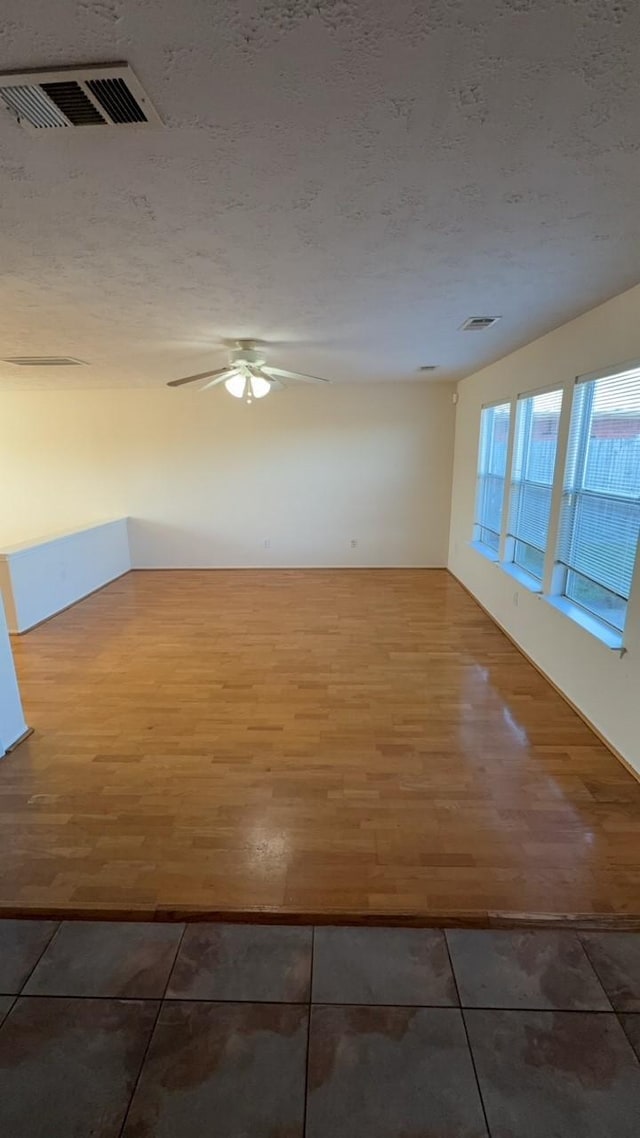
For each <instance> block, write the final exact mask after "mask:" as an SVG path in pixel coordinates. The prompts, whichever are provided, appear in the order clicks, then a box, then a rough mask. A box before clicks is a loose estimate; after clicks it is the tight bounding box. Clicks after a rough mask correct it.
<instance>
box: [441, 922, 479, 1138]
mask: <svg viewBox="0 0 640 1138" xmlns="http://www.w3.org/2000/svg"><path fill="white" fill-rule="evenodd" d="M441 931H442V937H443V939H444V943H445V947H446V950H447V958H448V960H449V967H450V969H451V975H452V977H453V983H454V987H455V990H456V996H457V998H458V1010H459V1012H460V1019H461V1020H462V1027H463V1030H464V1037H465V1039H466V1041H467V1051H468V1052H469V1058H470V1060H471V1067H472V1070H473V1075H474V1078H475V1080H476V1086H477V1088H478V1098H479V1099H480V1106H481V1107H482V1116H483V1118H484V1125H485V1129H486V1131H487V1138H491V1128H490V1126H489V1119H488V1117H487V1109H486V1107H485V1104H484V1098H483V1095H482V1087H481V1086H480V1079H479V1077H478V1069H477V1067H476V1060H475V1056H474V1054H473V1049H472V1047H471V1040H470V1039H469V1030H468V1028H467V1021H466V1019H465V1015H464V1008H463V1006H462V1001H461V999H460V989H459V987H458V977H457V976H456V970H455V968H454V966H453V957H452V955H451V948H450V946H449V938H448V937H447V933H446V929H442V930H441Z"/></svg>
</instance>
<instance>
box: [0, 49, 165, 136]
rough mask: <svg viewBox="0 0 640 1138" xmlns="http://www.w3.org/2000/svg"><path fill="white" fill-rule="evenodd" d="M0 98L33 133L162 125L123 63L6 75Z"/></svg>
mask: <svg viewBox="0 0 640 1138" xmlns="http://www.w3.org/2000/svg"><path fill="white" fill-rule="evenodd" d="M0 98H1V99H2V100H3V101H4V102H5V103H6V105H7V106H8V107H9V109H10V110H11V111H12V112H13V114H14V115H15V116H16V118H17V119H18V122H19V123H20V124H21V126H24V127H26V129H27V130H33V131H40V130H48V129H51V128H55V127H70V126H128V125H131V124H137V125H140V124H144V123H159V122H160V117H159V115H158V113H157V111H156V110H154V108H153V106H152V104H151V101H150V99H149V97H148V95H146V94H145V92H144V90H143V88H142V87H141V86H140V83H139V82H138V80H137V79H136V77H135V75H134V74H133V71H132V70H131V68H130V67H129V65H128V64H127V63H103V64H89V65H88V66H87V67H62V68H60V67H59V68H57V69H56V70H50V69H48V68H38V69H37V70H36V71H4V72H2V73H1V74H0Z"/></svg>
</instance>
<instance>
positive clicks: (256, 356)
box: [231, 344, 266, 367]
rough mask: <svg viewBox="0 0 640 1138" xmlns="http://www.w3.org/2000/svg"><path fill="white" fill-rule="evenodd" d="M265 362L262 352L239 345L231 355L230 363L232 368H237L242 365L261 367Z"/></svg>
mask: <svg viewBox="0 0 640 1138" xmlns="http://www.w3.org/2000/svg"><path fill="white" fill-rule="evenodd" d="M265 362H266V360H265V355H264V352H260V351H258V349H257V348H251V347H248V346H245V345H243V344H240V345H239V346H238V347H237V348H234V350H233V351H232V353H231V363H232V364H233V366H234V367H239V366H241V365H242V364H245V365H248V366H249V367H262V365H263V364H264V363H265Z"/></svg>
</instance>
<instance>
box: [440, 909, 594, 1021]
mask: <svg viewBox="0 0 640 1138" xmlns="http://www.w3.org/2000/svg"><path fill="white" fill-rule="evenodd" d="M447 940H448V941H449V948H450V950H451V960H452V962H453V968H454V972H455V974H456V980H457V982H458V989H459V992H460V1001H461V1003H462V1006H463V1007H467V1008H540V1009H541V1010H545V1009H559V1010H565V1011H572V1010H576V1011H611V1005H610V1003H609V1001H608V999H607V997H606V995H605V993H604V991H603V989H602V987H601V985H600V984H599V983H598V978H597V976H596V975H595V973H594V971H593V968H592V967H591V965H590V963H589V960H588V958H587V956H586V954H585V952H584V950H583V948H582V945H581V944H580V941H579V940H578V938H577V936H576V934H575V933H573V932H570V931H567V932H564V931H559V932H554V931H552V930H546V929H527V930H523V931H516V932H512V931H510V930H504V931H503V930H500V931H495V932H484V931H480V930H466V929H450V930H448V931H447Z"/></svg>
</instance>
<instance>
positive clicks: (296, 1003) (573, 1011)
mask: <svg viewBox="0 0 640 1138" xmlns="http://www.w3.org/2000/svg"><path fill="white" fill-rule="evenodd" d="M0 997H2V998H5V997H6V998H7V999H13V1000H17V999H21V1000H69V999H72V1000H92V1001H102V1002H105V1001H106V1002H107V1003H108V1002H110V1001H111V1002H112V1001H113V1000H117V1001H118V1002H119V1003H124V1004H130V1003H133V1004H154V1003H157V1001H158V1000H159V999H160V997H159V996H89V995H82V996H68V995H64V994H61V993H59V992H47V993H41V992H34V993H33V994H30V993H28V992H27V993H24V994H21V993H19V994H18V995H16V993H15V992H0ZM162 1003H165V1004H168V1005H169V1006H171V1005H172V1004H265V1005H267V1006H273V1005H276V1004H285V1005H286V1006H287V1007H292V1008H306V1007H313V1008H416V1009H418V1010H424V1011H467V1012H514V1013H515V1014H518V1015H519V1014H522V1015H526V1014H527V1012H540V1013H549V1014H552V1015H553V1014H555V1013H556V1012H561V1013H562V1014H563V1015H575V1016H580V1015H590V1016H611V1015H617V1016H620V1015H640V1013H639V1012H617V1011H616V1010H615V1008H562V1007H557V1008H556V1007H554V1008H550V1007H541V1006H540V1005H538V1004H527V1005H524V1006H523V1005H520V1007H511V1006H508V1005H506V1004H499V1005H498V1004H416V1003H411V1004H400V1003H398V1001H397V1000H394V1001H393V1002H392V1003H380V1001H379V1000H378V1001H376V1002H375V1003H362V1002H359V1001H358V1000H342V1001H339V1000H313V1001H309V1000H238V999H236V1000H224V999H220V998H219V997H216V998H215V999H211V1000H209V999H206V998H204V997H202V996H177V997H173V996H163V997H162Z"/></svg>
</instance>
